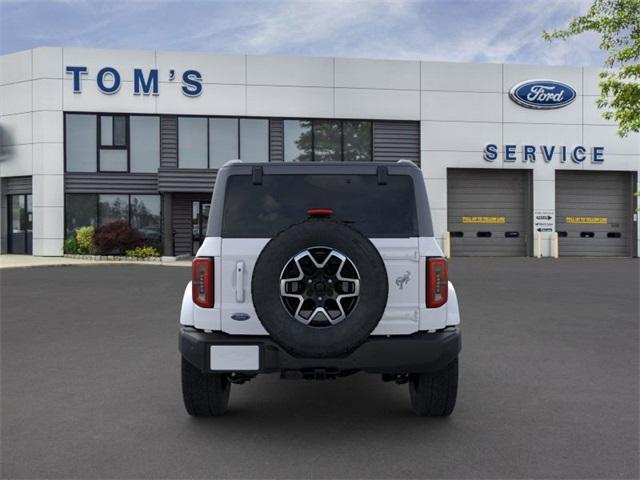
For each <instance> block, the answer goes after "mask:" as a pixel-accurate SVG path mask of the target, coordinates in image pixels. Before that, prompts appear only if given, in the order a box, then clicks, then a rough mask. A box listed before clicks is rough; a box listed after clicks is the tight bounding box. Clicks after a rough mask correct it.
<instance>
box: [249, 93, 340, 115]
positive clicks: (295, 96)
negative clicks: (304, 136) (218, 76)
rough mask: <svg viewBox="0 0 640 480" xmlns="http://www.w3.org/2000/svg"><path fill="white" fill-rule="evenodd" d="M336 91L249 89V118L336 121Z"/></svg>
mask: <svg viewBox="0 0 640 480" xmlns="http://www.w3.org/2000/svg"><path fill="white" fill-rule="evenodd" d="M333 113H334V112H333V89H331V88H319V87H267V86H252V85H249V86H247V115H251V116H276V117H278V116H282V117H333Z"/></svg>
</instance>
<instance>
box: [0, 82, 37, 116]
mask: <svg viewBox="0 0 640 480" xmlns="http://www.w3.org/2000/svg"><path fill="white" fill-rule="evenodd" d="M31 107H32V102H31V82H20V83H12V84H9V85H2V86H0V116H1V115H12V114H14V113H25V112H30V111H31V110H32V108H31Z"/></svg>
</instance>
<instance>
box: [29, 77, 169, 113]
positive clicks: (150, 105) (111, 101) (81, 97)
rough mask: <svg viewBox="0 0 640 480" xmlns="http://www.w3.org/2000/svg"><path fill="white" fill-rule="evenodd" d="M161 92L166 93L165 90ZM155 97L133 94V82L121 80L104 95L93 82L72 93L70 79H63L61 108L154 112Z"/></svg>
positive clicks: (69, 109) (70, 109)
mask: <svg viewBox="0 0 640 480" xmlns="http://www.w3.org/2000/svg"><path fill="white" fill-rule="evenodd" d="M40 81H46V80H40ZM163 94H164V95H167V92H166V91H165V92H163ZM156 98H157V97H155V96H153V95H134V94H133V82H122V85H121V87H120V90H119V91H118V92H117V93H114V94H112V95H106V94H104V93H102V92H101V91H100V90H98V87H97V86H96V84H95V82H87V84H86V85H84V87H83V88H82V93H73V82H72V80H71V79H65V80H64V87H63V109H64V110H65V111H68V112H75V111H77V112H130V113H155V112H156Z"/></svg>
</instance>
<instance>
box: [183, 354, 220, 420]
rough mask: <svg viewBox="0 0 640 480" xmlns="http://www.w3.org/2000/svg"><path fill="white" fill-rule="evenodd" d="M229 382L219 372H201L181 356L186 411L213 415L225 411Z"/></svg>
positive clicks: (201, 415)
mask: <svg viewBox="0 0 640 480" xmlns="http://www.w3.org/2000/svg"><path fill="white" fill-rule="evenodd" d="M230 391H231V382H229V378H228V377H227V375H224V374H221V373H203V372H201V371H200V370H198V369H197V368H196V367H194V366H193V365H192V364H191V363H189V362H188V361H187V360H185V359H184V357H183V358H182V398H183V400H184V407H185V409H186V410H187V413H188V414H189V415H191V416H194V417H215V416H218V415H222V414H223V413H225V412H226V411H227V407H228V405H229V393H230Z"/></svg>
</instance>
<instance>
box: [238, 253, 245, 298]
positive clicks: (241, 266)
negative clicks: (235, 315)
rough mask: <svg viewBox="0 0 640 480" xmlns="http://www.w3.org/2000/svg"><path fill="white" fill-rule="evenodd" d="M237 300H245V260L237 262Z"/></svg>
mask: <svg viewBox="0 0 640 480" xmlns="http://www.w3.org/2000/svg"><path fill="white" fill-rule="evenodd" d="M236 302H239V303H241V302H244V262H243V261H242V260H241V261H239V262H237V263H236Z"/></svg>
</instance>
